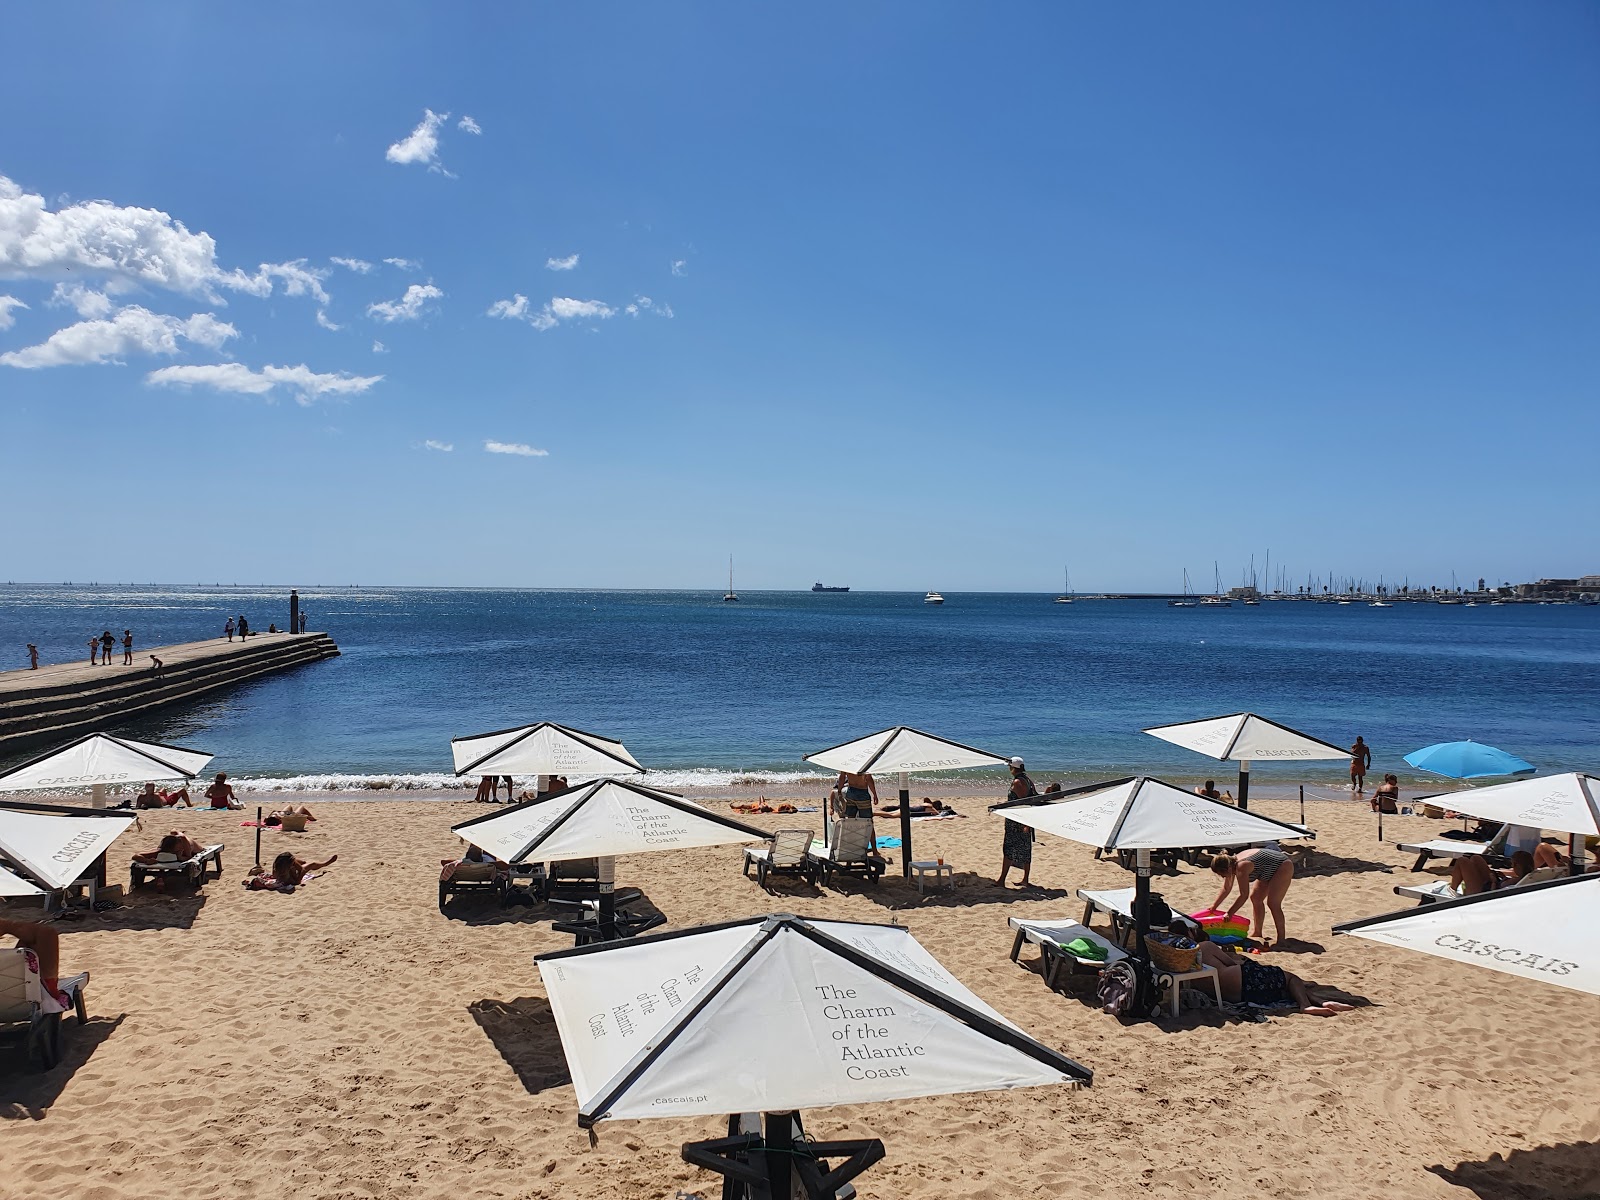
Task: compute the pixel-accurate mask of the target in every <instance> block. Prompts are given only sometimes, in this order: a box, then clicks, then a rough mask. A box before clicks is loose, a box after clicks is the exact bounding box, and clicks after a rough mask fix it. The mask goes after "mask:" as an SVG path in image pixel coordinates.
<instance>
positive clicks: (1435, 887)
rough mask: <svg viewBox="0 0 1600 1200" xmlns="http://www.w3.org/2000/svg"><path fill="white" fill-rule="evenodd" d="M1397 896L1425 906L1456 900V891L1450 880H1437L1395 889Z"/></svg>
mask: <svg viewBox="0 0 1600 1200" xmlns="http://www.w3.org/2000/svg"><path fill="white" fill-rule="evenodd" d="M1394 894H1395V895H1396V896H1406V897H1408V898H1410V899H1412V900H1417V901H1420V902H1421V903H1423V904H1437V903H1439V902H1440V901H1441V900H1454V899H1456V892H1455V889H1454V888H1452V887H1451V886H1450V881H1449V880H1448V879H1435V880H1434V881H1433V882H1432V883H1417V884H1411V885H1402V886H1399V887H1396V888H1395V889H1394Z"/></svg>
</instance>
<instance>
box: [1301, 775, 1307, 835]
mask: <svg viewBox="0 0 1600 1200" xmlns="http://www.w3.org/2000/svg"><path fill="white" fill-rule="evenodd" d="M1305 823H1306V785H1305V784H1303V783H1302V784H1301V785H1300V824H1302V825H1304V824H1305Z"/></svg>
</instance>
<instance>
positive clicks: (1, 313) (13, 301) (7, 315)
mask: <svg viewBox="0 0 1600 1200" xmlns="http://www.w3.org/2000/svg"><path fill="white" fill-rule="evenodd" d="M27 307H28V306H27V305H26V304H24V303H23V302H22V301H21V300H18V299H17V298H16V297H15V296H0V329H10V328H11V327H12V326H13V325H15V324H16V323H17V319H16V318H15V317H13V316H12V315H11V310H12V309H13V308H27Z"/></svg>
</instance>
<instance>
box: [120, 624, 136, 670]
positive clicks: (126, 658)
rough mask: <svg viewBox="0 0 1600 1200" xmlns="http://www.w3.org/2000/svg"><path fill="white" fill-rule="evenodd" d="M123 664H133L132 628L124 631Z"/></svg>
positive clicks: (127, 665)
mask: <svg viewBox="0 0 1600 1200" xmlns="http://www.w3.org/2000/svg"><path fill="white" fill-rule="evenodd" d="M122 665H123V666H125V667H131V666H133V630H131V629H124V630H123V631H122Z"/></svg>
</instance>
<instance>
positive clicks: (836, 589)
mask: <svg viewBox="0 0 1600 1200" xmlns="http://www.w3.org/2000/svg"><path fill="white" fill-rule="evenodd" d="M811 590H812V591H813V592H848V591H849V590H850V589H849V588H847V587H825V586H824V585H822V584H820V583H813V584H812V585H811Z"/></svg>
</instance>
